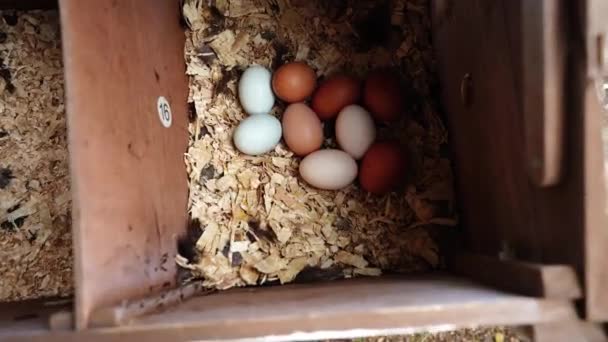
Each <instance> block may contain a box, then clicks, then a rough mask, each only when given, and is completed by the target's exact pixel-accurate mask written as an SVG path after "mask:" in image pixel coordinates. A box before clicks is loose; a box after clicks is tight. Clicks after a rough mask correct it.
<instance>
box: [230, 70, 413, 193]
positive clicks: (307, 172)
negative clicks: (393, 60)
mask: <svg viewBox="0 0 608 342" xmlns="http://www.w3.org/2000/svg"><path fill="white" fill-rule="evenodd" d="M238 92H239V100H240V102H241V105H242V106H243V109H244V110H245V111H246V112H247V113H248V114H250V116H249V117H248V118H246V119H245V120H243V121H242V122H241V123H240V124H239V125H238V127H237V128H236V130H235V132H234V144H235V146H236V147H237V148H238V149H239V150H240V151H241V152H243V153H245V154H249V155H260V154H264V153H267V152H269V151H272V150H273V149H274V147H275V146H276V145H277V144H278V143H279V141H280V140H281V137H283V139H284V141H285V143H286V144H287V146H288V147H289V149H290V150H291V151H292V152H293V153H294V154H296V155H298V156H301V157H304V159H303V160H302V162H301V163H300V167H299V172H300V176H301V177H302V178H303V179H304V180H305V181H306V182H307V183H309V184H310V185H312V186H314V187H316V188H319V189H325V190H338V189H341V188H344V187H346V186H348V185H349V184H351V183H352V182H353V181H354V180H355V179H356V178H357V176H358V177H359V183H360V185H361V187H362V188H363V189H364V190H366V191H369V192H372V193H378V194H380V193H386V192H389V191H391V190H392V189H393V188H394V187H395V186H396V185H397V184H398V182H399V180H401V179H402V178H403V175H404V173H405V157H404V154H403V152H402V149H401V147H400V146H399V144H397V143H396V142H391V141H384V142H382V141H376V123H385V124H390V123H391V122H395V121H397V120H399V119H400V117H401V115H402V114H403V113H404V101H403V90H402V87H401V82H400V80H399V78H397V77H396V76H395V75H394V74H391V73H390V72H388V71H385V70H378V71H373V72H371V73H370V74H369V75H368V76H367V78H366V79H365V81H364V82H361V81H359V80H358V79H357V78H355V77H352V76H348V75H334V76H331V77H329V78H327V79H325V80H324V81H323V82H321V84H320V85H319V86H318V87H317V75H316V73H315V71H314V70H313V69H312V68H311V67H310V66H308V65H307V64H306V63H304V62H292V63H288V64H285V65H283V66H281V67H280V68H279V69H278V70H277V71H276V72H275V73H274V75H272V74H271V73H270V71H269V70H267V69H266V68H264V67H261V66H258V65H255V66H251V67H249V68H248V69H247V70H245V72H244V73H243V75H242V77H241V79H240V81H239V85H238ZM274 95H276V96H277V97H278V98H280V99H281V100H283V101H285V102H286V103H289V105H288V106H287V108H286V109H285V111H284V113H283V116H282V123H281V122H279V120H278V119H277V118H275V117H274V116H272V115H270V114H269V113H270V111H271V110H272V107H273V106H274V101H275V98H274ZM307 100H310V101H309V104H307ZM334 120H335V137H336V141H337V143H338V145H339V146H340V148H341V149H321V147H322V145H323V124H324V123H323V122H329V121H334ZM357 161H359V165H358V164H357Z"/></svg>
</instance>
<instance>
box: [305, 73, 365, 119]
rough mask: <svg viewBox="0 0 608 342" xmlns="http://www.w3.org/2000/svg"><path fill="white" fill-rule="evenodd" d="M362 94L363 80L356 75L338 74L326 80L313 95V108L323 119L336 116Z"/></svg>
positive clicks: (355, 101)
mask: <svg viewBox="0 0 608 342" xmlns="http://www.w3.org/2000/svg"><path fill="white" fill-rule="evenodd" d="M360 96H361V82H359V80H357V79H356V78H354V77H350V76H345V75H338V76H333V77H330V78H328V79H327V80H325V81H324V82H323V83H321V85H320V86H319V89H317V91H316V92H315V94H314V96H313V97H312V109H313V110H314V111H315V113H317V115H318V116H319V118H321V120H329V119H333V118H335V117H336V116H337V115H338V113H339V112H340V111H341V110H342V109H343V108H344V107H346V106H348V105H351V104H355V103H357V101H359V98H360Z"/></svg>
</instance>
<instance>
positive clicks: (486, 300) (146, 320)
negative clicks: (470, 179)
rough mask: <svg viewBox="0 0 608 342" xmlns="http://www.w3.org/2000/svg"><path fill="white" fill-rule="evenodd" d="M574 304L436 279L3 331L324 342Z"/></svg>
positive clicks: (316, 287) (506, 320)
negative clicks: (67, 327) (52, 328)
mask: <svg viewBox="0 0 608 342" xmlns="http://www.w3.org/2000/svg"><path fill="white" fill-rule="evenodd" d="M573 319H576V313H575V310H574V308H573V306H572V304H571V303H570V302H569V301H557V300H539V299H536V298H531V297H524V296H518V295H513V294H507V293H504V292H500V291H496V290H492V289H489V288H486V287H483V286H479V285H476V284H474V283H472V282H470V281H467V280H463V279H459V278H455V277H451V276H446V275H436V276H427V277H383V278H367V279H354V280H347V281H335V282H329V283H317V284H301V285H285V286H281V287H257V288H246V289H234V290H229V291H225V292H220V293H216V294H213V295H209V296H205V297H195V298H192V299H190V300H188V301H186V302H185V303H183V304H181V305H179V306H177V307H175V308H172V309H168V310H165V311H163V312H159V313H155V314H151V315H147V316H144V317H142V318H140V319H135V320H133V321H131V322H130V324H128V325H126V326H124V327H119V328H104V329H92V330H88V331H83V332H81V333H80V334H78V335H75V334H73V333H68V332H64V331H56V332H52V333H51V334H48V335H44V336H43V335H42V334H41V332H40V331H32V330H30V331H16V330H5V331H0V339H2V338H6V337H8V336H21V337H23V338H26V337H27V338H31V339H30V340H28V341H38V340H39V341H42V340H44V341H47V342H48V341H77V340H78V341H85V340H86V341H117V340H119V338H122V339H123V340H125V339H127V340H142V341H146V342H152V341H186V340H231V339H237V338H250V339H251V338H258V339H259V340H260V341H293V340H305V339H315V338H316V339H318V340H322V339H325V338H328V337H334V338H340V337H359V336H366V335H370V334H376V335H378V334H391V333H413V332H418V331H426V330H431V331H432V330H446V329H456V328H459V327H469V326H478V325H520V324H536V323H549V322H555V321H569V320H573Z"/></svg>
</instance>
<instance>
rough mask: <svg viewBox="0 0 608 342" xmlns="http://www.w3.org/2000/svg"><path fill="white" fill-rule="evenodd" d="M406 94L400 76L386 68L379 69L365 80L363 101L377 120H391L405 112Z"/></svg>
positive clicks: (396, 118)
mask: <svg viewBox="0 0 608 342" xmlns="http://www.w3.org/2000/svg"><path fill="white" fill-rule="evenodd" d="M404 95H405V94H404V90H403V87H402V86H401V81H400V79H399V77H397V76H396V75H395V74H394V73H391V72H389V71H386V70H377V71H374V72H372V73H370V74H369V76H368V77H367V80H366V81H365V88H364V90H363V102H364V103H365V107H366V108H367V109H368V110H369V111H370V113H372V115H373V116H374V118H375V119H376V120H378V121H382V122H391V121H396V120H398V119H399V118H400V117H401V115H403V114H404V113H403V112H404V107H405V103H404V101H403V96H404Z"/></svg>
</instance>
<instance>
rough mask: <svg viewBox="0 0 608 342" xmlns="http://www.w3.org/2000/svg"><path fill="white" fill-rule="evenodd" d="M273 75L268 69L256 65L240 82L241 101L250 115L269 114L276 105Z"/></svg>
mask: <svg viewBox="0 0 608 342" xmlns="http://www.w3.org/2000/svg"><path fill="white" fill-rule="evenodd" d="M271 82H272V75H271V74H270V71H268V69H266V68H264V67H262V66H259V65H254V66H251V67H249V68H248V69H247V70H245V72H244V73H243V76H241V79H240V80H239V101H241V106H243V109H245V112H247V113H248V114H250V115H257V114H268V113H270V110H271V109H272V106H273V105H274V93H273V92H272V84H271Z"/></svg>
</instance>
